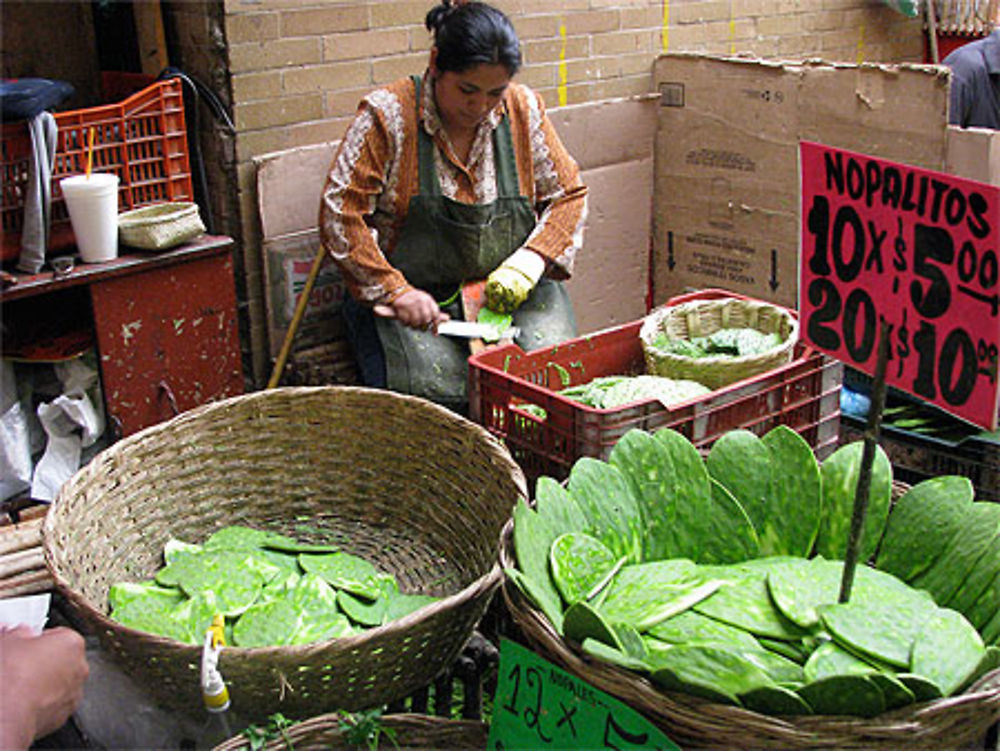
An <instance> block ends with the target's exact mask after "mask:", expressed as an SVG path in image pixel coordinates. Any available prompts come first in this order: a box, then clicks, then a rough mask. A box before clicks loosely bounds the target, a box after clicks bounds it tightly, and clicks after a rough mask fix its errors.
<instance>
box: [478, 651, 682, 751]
mask: <svg viewBox="0 0 1000 751" xmlns="http://www.w3.org/2000/svg"><path fill="white" fill-rule="evenodd" d="M499 671H500V672H499V675H498V684H497V691H496V695H495V696H494V699H493V721H492V723H491V725H490V737H489V741H488V743H487V748H488V749H490V750H491V751H514V749H526V750H529V749H530V751H537V750H538V749H546V748H551V749H566V751H570V749H593V750H594V751H596V750H597V749H620V751H631V750H633V749H634V750H636V751H638V749H647V750H648V751H655V750H657V749H659V750H660V751H680V749H679V748H678V746H677V745H676V744H675V743H674V742H673V741H671V740H670V739H668V738H667V737H666V736H665V735H664V734H663V733H662V731H660V730H659V729H658V728H657V727H656V726H655V725H653V724H652V723H650V722H649V720H647V719H646V718H645V717H643V716H642V715H640V714H639V713H638V712H636V711H635V710H634V709H632V708H631V707H628V706H626V705H625V704H623V703H622V702H620V701H618V700H617V699H614V698H612V697H611V696H608V695H607V694H606V693H604V692H603V691H600V690H598V689H596V688H594V687H593V686H591V685H590V684H589V683H587V682H585V681H582V680H580V679H579V678H577V677H576V676H573V675H570V674H569V673H567V672H566V671H564V670H560V669H559V668H557V667H556V666H555V665H553V664H552V663H550V662H548V661H547V660H544V659H542V658H541V657H539V656H538V655H536V654H535V653H534V652H531V651H530V650H528V649H526V648H524V647H522V646H521V645H520V644H518V643H517V642H513V641H510V640H508V639H504V640H501V642H500V667H499Z"/></svg>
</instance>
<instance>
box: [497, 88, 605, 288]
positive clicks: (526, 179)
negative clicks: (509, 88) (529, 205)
mask: <svg viewBox="0 0 1000 751" xmlns="http://www.w3.org/2000/svg"><path fill="white" fill-rule="evenodd" d="M512 94H513V96H512V98H511V104H510V106H512V107H513V110H514V111H515V112H516V113H517V116H516V117H515V118H512V122H516V123H518V126H519V127H518V128H517V131H518V132H517V136H516V138H515V149H517V151H518V154H517V156H518V172H519V175H520V179H521V188H522V191H523V192H525V194H526V195H529V196H530V197H531V198H532V200H533V202H534V205H535V210H536V212H537V213H538V224H537V225H536V227H535V229H534V231H533V232H532V233H531V235H529V237H528V239H527V240H526V241H525V243H524V247H526V248H530V249H531V250H533V251H535V252H536V253H538V254H540V255H541V256H542V257H544V258H545V259H546V260H547V261H548V262H549V270H548V274H549V275H550V276H552V277H554V278H557V279H565V278H568V277H569V276H570V275H571V274H572V273H573V263H574V261H575V259H576V254H577V251H578V250H579V249H580V248H581V247H582V245H583V229H584V224H585V222H586V218H587V187H586V186H585V185H584V184H583V181H582V179H581V178H580V168H579V167H578V166H577V163H576V161H575V160H574V159H573V157H572V156H571V155H570V154H569V152H568V151H567V150H566V147H565V146H564V145H563V143H562V140H561V139H560V138H559V134H558V133H557V132H556V129H555V127H554V126H553V125H552V121H551V120H549V118H548V115H547V114H546V112H545V104H544V102H543V101H542V98H541V97H540V96H538V95H537V94H535V93H534V92H533V91H531V90H530V89H528V88H527V87H524V86H517V87H516V88H515V89H514V91H513V92H512Z"/></svg>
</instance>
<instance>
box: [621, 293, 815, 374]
mask: <svg viewBox="0 0 1000 751" xmlns="http://www.w3.org/2000/svg"><path fill="white" fill-rule="evenodd" d="M728 305H737V306H739V307H743V308H750V307H758V308H769V309H772V310H774V311H776V312H777V313H778V315H780V316H781V317H782V318H784V319H785V320H787V321H788V324H789V330H788V336H787V337H785V339H784V340H783V341H782V342H781V343H780V344H776V345H775V346H773V347H771V348H770V349H768V350H765V351H764V352H758V353H756V354H753V355H736V356H732V355H706V356H705V357H690V356H688V355H681V354H677V353H674V352H669V351H667V350H664V349H661V348H659V347H657V346H656V345H655V344H654V340H655V338H656V335H657V334H659V333H661V332H662V331H663V321H664V319H666V318H667V317H670V316H679V315H681V314H684V313H686V312H688V311H690V310H695V309H699V308H709V309H711V308H721V307H725V306H728ZM639 338H640V340H641V341H642V344H643V347H644V348H645V349H646V350H647V351H648V352H649V353H652V354H654V355H655V356H656V357H658V358H660V359H663V360H669V361H671V362H676V363H684V364H692V365H694V364H699V365H710V364H713V363H720V364H721V363H725V364H728V365H732V366H737V365H741V364H744V363H749V362H754V361H756V360H764V359H767V358H770V357H773V356H775V355H777V354H779V353H781V352H783V351H785V350H789V349H791V348H793V347H794V346H795V344H796V343H797V342H798V339H799V322H798V318H797V317H796V316H795V315H793V313H792V311H790V310H789V309H788V308H785V307H783V306H781V305H777V304H775V303H769V302H766V301H763V300H743V299H740V298H738V297H726V298H717V299H711V300H688V301H686V302H682V303H680V304H679V305H664V306H661V307H659V308H657V309H656V310H653V311H651V312H650V313H649V314H648V315H647V316H646V317H645V319H644V320H643V322H642V326H641V327H640V329H639Z"/></svg>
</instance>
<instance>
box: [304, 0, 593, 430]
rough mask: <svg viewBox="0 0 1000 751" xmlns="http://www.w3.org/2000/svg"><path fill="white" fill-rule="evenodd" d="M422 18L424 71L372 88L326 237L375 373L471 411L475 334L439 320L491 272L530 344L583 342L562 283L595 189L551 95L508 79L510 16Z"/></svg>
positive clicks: (371, 378)
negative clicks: (550, 108)
mask: <svg viewBox="0 0 1000 751" xmlns="http://www.w3.org/2000/svg"><path fill="white" fill-rule="evenodd" d="M426 24H427V28H428V29H429V30H431V31H432V32H433V34H434V44H433V47H432V49H431V53H430V63H429V65H428V67H427V70H426V72H425V73H424V75H423V77H422V78H420V77H416V76H414V77H412V78H406V79H402V80H399V81H396V82H395V83H392V84H390V85H389V86H386V87H385V88H382V89H378V90H376V91H374V92H372V93H371V94H369V95H368V96H366V97H365V99H364V100H363V101H362V102H361V105H360V107H359V109H358V113H357V115H356V117H355V119H354V121H353V123H352V124H351V126H350V127H349V128H348V130H347V133H346V135H345V136H344V139H343V140H342V141H341V144H340V148H339V150H338V152H337V154H336V155H335V157H334V159H333V163H332V165H331V167H330V172H329V175H328V178H327V182H326V187H325V188H324V191H323V198H322V203H321V207H320V233H321V237H322V242H323V245H324V247H325V248H326V250H327V251H328V252H329V253H330V255H331V256H332V257H333V259H334V260H335V261H336V263H337V264H338V266H339V267H340V270H341V272H342V274H343V276H344V279H345V281H346V283H347V287H348V291H349V292H350V297H349V299H347V300H345V303H344V316H345V320H346V321H347V325H348V332H349V336H350V339H351V342H352V344H353V345H354V349H355V353H356V355H357V357H358V362H359V368H360V371H361V376H362V380H363V381H364V383H365V384H366V385H370V386H378V387H388V388H390V389H393V390H395V391H400V392H404V393H410V394H416V395H418V396H422V397H425V398H428V399H432V400H434V401H436V402H438V403H441V404H444V405H445V406H448V407H451V408H453V409H456V410H458V411H463V410H464V409H465V406H466V403H467V395H466V384H467V379H468V373H467V365H466V359H467V357H468V354H469V352H468V344H467V342H465V341H464V340H461V339H452V338H449V337H446V336H438V335H437V333H436V327H437V324H438V323H440V322H442V321H444V320H447V319H448V318H449V317H459V318H460V317H461V304H460V302H461V301H460V297H461V296H460V294H459V289H460V286H461V285H462V284H463V283H465V282H471V281H476V280H482V279H484V278H486V279H487V297H488V300H489V301H490V303H491V307H494V308H498V309H501V310H500V312H510V311H513V316H514V325H516V326H518V327H519V328H520V330H521V333H520V335H519V336H518V338H517V340H516V341H517V342H518V344H520V345H521V346H522V347H523V348H524V349H536V348H539V347H546V346H551V345H553V344H556V343H558V342H560V341H564V340H565V339H568V338H571V337H572V336H574V335H575V333H576V332H575V323H574V319H573V312H572V307H571V306H570V302H569V297H568V296H567V294H566V292H565V290H564V288H563V286H562V284H561V283H560V281H559V280H562V279H566V278H568V277H569V275H570V273H571V272H572V267H573V259H574V256H575V255H576V251H577V249H578V248H579V247H580V244H581V241H582V235H583V224H584V219H585V216H586V193H587V190H586V188H585V187H584V185H583V184H582V182H581V181H580V175H579V169H578V167H577V165H576V163H575V162H574V161H573V159H572V158H571V157H570V156H569V154H567V153H566V150H565V148H564V147H563V145H562V143H561V142H560V140H559V137H558V135H557V134H556V132H555V129H554V128H553V127H552V124H551V123H550V122H549V120H548V118H547V117H546V115H545V109H544V105H543V103H542V101H541V99H540V98H539V97H538V96H537V95H536V94H534V93H533V92H532V91H531V90H530V89H528V88H527V87H525V86H521V85H519V84H516V83H514V82H513V81H512V79H513V77H514V75H515V74H516V73H517V71H518V69H519V68H520V65H521V53H520V46H519V42H518V39H517V35H516V33H515V32H514V29H513V26H512V25H511V23H510V21H509V20H508V19H507V17H506V16H505V15H504V14H503V13H501V12H500V11H498V10H496V9H495V8H492V7H491V6H489V5H486V4H484V3H478V2H470V3H462V4H458V3H455V2H445V3H444V4H442V5H439V6H437V7H435V8H433V9H432V10H431V11H430V12H429V13H428V14H427V19H426ZM373 312H374V313H378V315H374V314H373Z"/></svg>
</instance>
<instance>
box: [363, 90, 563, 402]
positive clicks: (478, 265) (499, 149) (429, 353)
mask: <svg viewBox="0 0 1000 751" xmlns="http://www.w3.org/2000/svg"><path fill="white" fill-rule="evenodd" d="M413 80H414V84H415V86H416V101H417V111H418V120H417V153H418V159H419V192H418V194H417V195H415V196H413V197H412V198H411V199H410V203H409V207H408V210H407V216H406V221H405V222H404V223H403V227H402V229H401V231H400V236H399V240H398V241H397V244H396V247H395V249H394V250H393V254H392V263H393V265H394V266H395V267H396V268H397V269H399V270H400V271H401V272H402V273H403V275H404V276H405V277H406V278H407V281H409V282H410V284H412V285H413V286H414V287H417V288H419V289H422V290H425V291H426V292H429V293H430V294H431V295H433V296H434V297H435V299H438V300H444V299H447V298H448V297H450V296H452V295H453V294H454V293H455V291H456V290H457V289H458V288H459V286H460V285H461V284H462V283H463V282H465V281H472V280H477V279H483V278H485V277H487V276H488V275H489V274H490V272H491V271H493V270H494V269H495V268H496V267H497V266H499V265H500V264H501V263H502V262H503V261H504V260H505V259H507V258H508V257H509V256H510V255H511V254H512V253H513V252H514V251H515V250H517V249H518V248H519V247H521V244H522V243H523V242H524V241H525V240H526V239H527V238H528V235H530V234H531V231H532V230H533V229H534V227H535V223H536V217H535V212H534V210H533V208H532V204H531V201H530V200H529V199H528V198H527V197H525V196H522V195H519V194H518V180H517V162H516V160H515V158H514V146H513V142H512V140H511V135H510V122H509V121H508V119H507V116H506V115H505V116H504V118H503V120H502V121H501V122H500V124H499V125H498V126H497V128H496V129H495V130H494V132H493V153H494V155H495V159H496V173H497V199H496V200H495V201H493V202H492V203H489V204H466V203H460V202H458V201H455V200H452V199H450V198H448V197H447V196H444V195H442V194H441V186H440V183H439V182H438V177H437V170H436V169H435V166H434V148H435V146H434V142H433V140H432V139H431V137H430V136H429V135H427V132H426V131H425V130H424V128H423V127H422V126H421V124H420V121H419V110H420V101H421V99H420V89H421V85H420V84H421V80H420V78H418V77H416V76H414V78H413ZM458 297H459V299H457V300H456V301H455V302H453V303H451V304H450V305H448V306H446V307H444V310H445V312H447V313H448V314H449V315H450V316H451V317H452V318H453V319H458V320H460V319H461V318H462V307H461V299H460V298H461V296H460V295H459V296H458ZM375 325H376V330H377V332H378V337H379V340H380V342H381V344H382V349H383V352H384V354H385V369H386V385H387V386H388V387H389V388H390V389H392V390H393V391H399V392H402V393H407V394H414V395H416V396H421V397H424V398H426V399H430V400H431V401H434V402H437V403H439V404H443V405H444V406H447V407H450V408H452V409H456V410H458V411H464V410H465V408H466V406H467V403H468V366H467V360H468V357H469V348H468V342H466V341H465V340H464V339H459V338H452V337H447V336H437V335H435V334H433V333H432V332H429V331H422V330H419V329H413V328H410V327H409V326H404V325H403V324H401V323H400V322H399V321H397V320H396V319H394V318H380V317H377V318H376V319H375ZM514 325H515V326H518V327H519V328H520V329H521V333H520V335H519V336H518V337H517V339H516V340H515V341H516V342H517V344H518V345H520V346H521V348H522V349H525V350H531V349H538V348H540V347H548V346H552V345H555V344H558V343H559V342H562V341H565V340H566V339H571V338H572V337H574V336H576V323H575V319H574V317H573V308H572V305H571V304H570V300H569V295H568V294H567V293H566V290H565V288H564V287H563V285H562V284H561V283H560V282H556V281H553V280H551V279H547V278H543V279H541V280H540V281H539V283H538V285H537V286H536V287H535V289H534V290H533V291H532V293H531V294H530V295H529V296H528V299H527V300H526V301H525V302H524V304H522V305H521V307H520V308H518V310H517V311H516V312H515V313H514Z"/></svg>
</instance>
